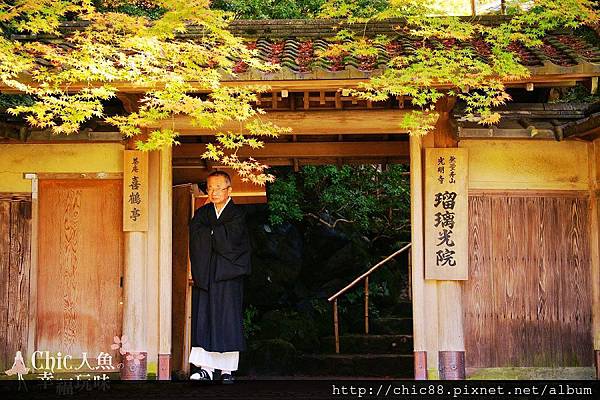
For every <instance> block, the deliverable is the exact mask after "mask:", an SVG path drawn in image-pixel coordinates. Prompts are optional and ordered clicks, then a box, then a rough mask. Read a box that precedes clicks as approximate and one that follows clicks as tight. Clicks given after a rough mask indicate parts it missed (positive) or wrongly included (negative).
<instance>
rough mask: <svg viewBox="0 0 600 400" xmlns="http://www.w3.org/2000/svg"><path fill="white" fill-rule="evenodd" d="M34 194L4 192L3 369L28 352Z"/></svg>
mask: <svg viewBox="0 0 600 400" xmlns="http://www.w3.org/2000/svg"><path fill="white" fill-rule="evenodd" d="M30 239H31V196H30V195H29V194H27V195H14V194H10V193H8V194H3V193H0V371H5V370H6V369H8V368H10V367H11V366H12V363H13V361H14V357H15V354H16V352H17V351H18V350H20V351H22V352H23V356H26V355H27V347H28V329H29V323H28V322H29V320H28V316H29V278H30V270H31V257H30V254H31V252H30V243H31V242H30Z"/></svg>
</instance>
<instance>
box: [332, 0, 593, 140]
mask: <svg viewBox="0 0 600 400" xmlns="http://www.w3.org/2000/svg"><path fill="white" fill-rule="evenodd" d="M357 4H358V3H357V1H356V0H330V1H328V2H327V3H326V5H325V6H324V7H323V13H322V16H326V17H337V18H343V19H344V20H343V22H344V23H356V22H360V21H361V20H362V21H363V22H364V23H365V28H366V26H367V22H366V20H364V19H362V18H363V17H365V16H366V15H365V13H364V12H362V11H360V10H359V9H358V8H359V7H358V6H357ZM438 4H439V2H437V1H433V0H389V2H388V6H387V7H386V9H385V10H383V11H381V12H377V13H372V14H369V15H368V17H369V18H370V19H371V20H373V19H374V20H383V19H389V18H397V19H399V20H400V21H401V22H400V23H399V24H398V26H397V27H396V28H397V29H398V33H399V34H400V35H402V36H403V37H405V38H408V39H409V40H410V46H411V47H412V49H411V51H408V52H406V51H403V52H401V53H400V54H398V55H396V56H395V57H392V58H391V59H390V60H389V62H388V64H387V68H386V69H385V70H384V71H383V72H382V73H381V74H377V75H375V76H372V77H371V79H370V80H369V81H368V82H367V83H363V84H360V85H359V88H358V90H354V91H352V95H354V96H357V97H360V98H363V99H366V100H372V101H378V100H380V101H381V100H385V99H387V98H388V97H389V96H400V95H404V96H408V97H409V98H410V99H411V102H412V104H413V105H416V106H418V107H420V108H421V110H423V111H426V110H431V109H433V105H434V104H435V102H436V101H437V100H438V99H439V98H440V97H442V96H444V95H445V94H446V93H447V94H451V95H455V96H456V95H458V97H459V98H461V99H463V100H464V101H465V103H466V109H465V111H466V115H465V119H468V120H471V121H476V122H479V123H481V124H488V125H489V124H496V123H498V121H499V119H500V114H498V113H497V112H494V111H492V109H493V107H496V106H499V105H501V104H504V103H505V102H506V101H508V100H510V96H509V95H508V94H507V93H506V92H505V88H504V85H503V84H502V82H503V81H509V80H513V79H519V78H521V79H522V78H526V77H528V76H529V75H530V71H529V69H528V68H526V67H525V66H523V65H522V64H520V60H519V59H518V57H517V56H516V55H515V54H514V53H513V52H511V51H509V50H508V46H509V45H511V44H514V43H521V44H522V45H523V46H526V47H532V46H538V45H540V44H541V38H543V37H544V35H546V34H547V33H548V32H549V31H550V30H552V29H556V28H559V27H567V28H575V27H577V26H579V25H581V24H583V23H588V24H591V23H595V22H597V21H598V14H597V12H596V11H594V9H593V6H594V3H593V2H592V1H590V0H566V1H561V0H534V1H516V2H514V4H512V5H511V7H512V9H511V10H512V12H513V15H512V18H508V19H504V20H498V22H497V23H496V24H491V25H490V24H484V23H481V21H480V20H479V19H478V18H460V17H458V16H450V15H446V13H447V12H448V10H447V8H448V7H446V6H448V5H447V4H444V7H445V8H444V7H440V6H438ZM340 25H343V24H340ZM338 36H339V38H338V39H343V41H342V40H340V41H339V42H336V43H334V44H331V45H330V47H329V48H328V49H326V50H324V51H322V52H321V56H335V55H337V56H341V55H344V54H353V55H355V56H357V57H359V56H361V55H363V56H365V55H370V56H373V55H375V54H377V52H369V50H368V49H369V48H371V49H372V50H376V47H375V41H369V40H368V39H367V38H366V37H365V35H359V34H355V33H352V34H351V33H348V32H347V31H344V30H343V31H341V34H340V35H338ZM479 48H485V49H487V51H484V52H483V53H481V52H480V50H479ZM440 87H446V88H447V89H445V90H442V89H439V88H440ZM425 115H426V114H425V113H423V112H419V111H415V112H414V113H410V114H407V115H406V116H405V118H404V119H403V121H402V123H401V127H402V128H404V129H407V130H409V131H410V132H411V133H412V134H415V133H421V134H423V133H426V132H428V131H430V130H431V129H432V128H433V125H431V124H432V123H435V119H428V118H425ZM427 121H429V123H430V125H428V126H425V125H423V124H426V123H427Z"/></svg>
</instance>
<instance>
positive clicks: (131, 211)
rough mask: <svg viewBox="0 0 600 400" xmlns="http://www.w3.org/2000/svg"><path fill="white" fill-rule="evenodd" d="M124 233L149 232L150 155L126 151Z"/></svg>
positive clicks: (124, 158) (136, 151)
mask: <svg viewBox="0 0 600 400" xmlns="http://www.w3.org/2000/svg"><path fill="white" fill-rule="evenodd" d="M123 160H124V169H123V231H125V232H132V231H147V230H148V153H147V152H143V151H138V150H125V154H124V157H123Z"/></svg>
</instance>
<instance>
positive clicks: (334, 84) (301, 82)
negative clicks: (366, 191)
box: [0, 64, 598, 95]
mask: <svg viewBox="0 0 600 400" xmlns="http://www.w3.org/2000/svg"><path fill="white" fill-rule="evenodd" d="M583 70H584V72H580V73H566V74H560V73H552V74H541V75H539V74H538V75H532V76H530V77H527V78H525V79H516V80H508V79H507V80H506V81H505V82H504V83H505V85H506V86H507V87H523V84H525V83H528V82H531V83H535V84H536V85H537V84H538V83H542V82H543V83H545V84H548V85H549V86H557V84H558V83H565V84H568V85H569V86H573V85H574V84H575V81H583V80H585V79H588V78H591V77H593V76H598V72H597V71H595V70H593V67H589V66H587V65H585V64H584V65H583ZM363 82H369V79H368V78H357V79H297V80H268V79H264V80H246V81H245V80H239V81H223V82H222V85H223V86H234V87H235V86H248V85H256V84H265V85H269V86H270V88H271V90H283V89H286V90H288V91H290V92H292V91H301V92H302V91H308V90H311V89H312V90H313V91H317V90H337V89H339V88H356V87H358V85H359V84H360V83H363ZM27 83H30V84H34V82H27ZM190 84H191V85H192V87H193V88H195V89H196V90H198V91H205V92H206V91H207V90H200V88H202V84H200V83H197V82H190ZM90 85H91V86H93V84H88V83H81V84H70V85H69V86H68V89H69V90H71V91H73V92H74V91H78V90H81V89H82V88H87V87H90ZM111 85H112V86H114V87H116V88H117V89H118V90H119V91H121V92H127V93H144V92H146V91H148V90H152V89H157V88H160V87H161V85H156V86H155V87H154V86H153V87H150V86H144V85H139V84H135V83H131V82H111ZM98 86H100V85H98ZM433 86H435V87H436V88H437V89H449V88H451V85H448V84H440V85H435V84H434V85H433ZM64 88H66V87H64ZM0 91H2V92H3V93H5V94H12V93H21V91H20V90H17V89H15V88H12V87H8V86H6V85H4V84H0ZM342 95H344V94H343V93H342Z"/></svg>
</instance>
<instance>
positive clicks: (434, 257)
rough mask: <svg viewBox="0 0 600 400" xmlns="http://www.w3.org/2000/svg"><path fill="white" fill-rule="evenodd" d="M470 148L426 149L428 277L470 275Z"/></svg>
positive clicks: (448, 278)
mask: <svg viewBox="0 0 600 400" xmlns="http://www.w3.org/2000/svg"><path fill="white" fill-rule="evenodd" d="M467 174H468V159H467V149H459V148H454V147H453V148H433V149H425V205H424V208H425V279H437V280H466V279H468V272H469V268H468V267H469V265H468V261H469V258H468V226H469V221H468V188H467V183H468V180H467V179H468V175H467Z"/></svg>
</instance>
